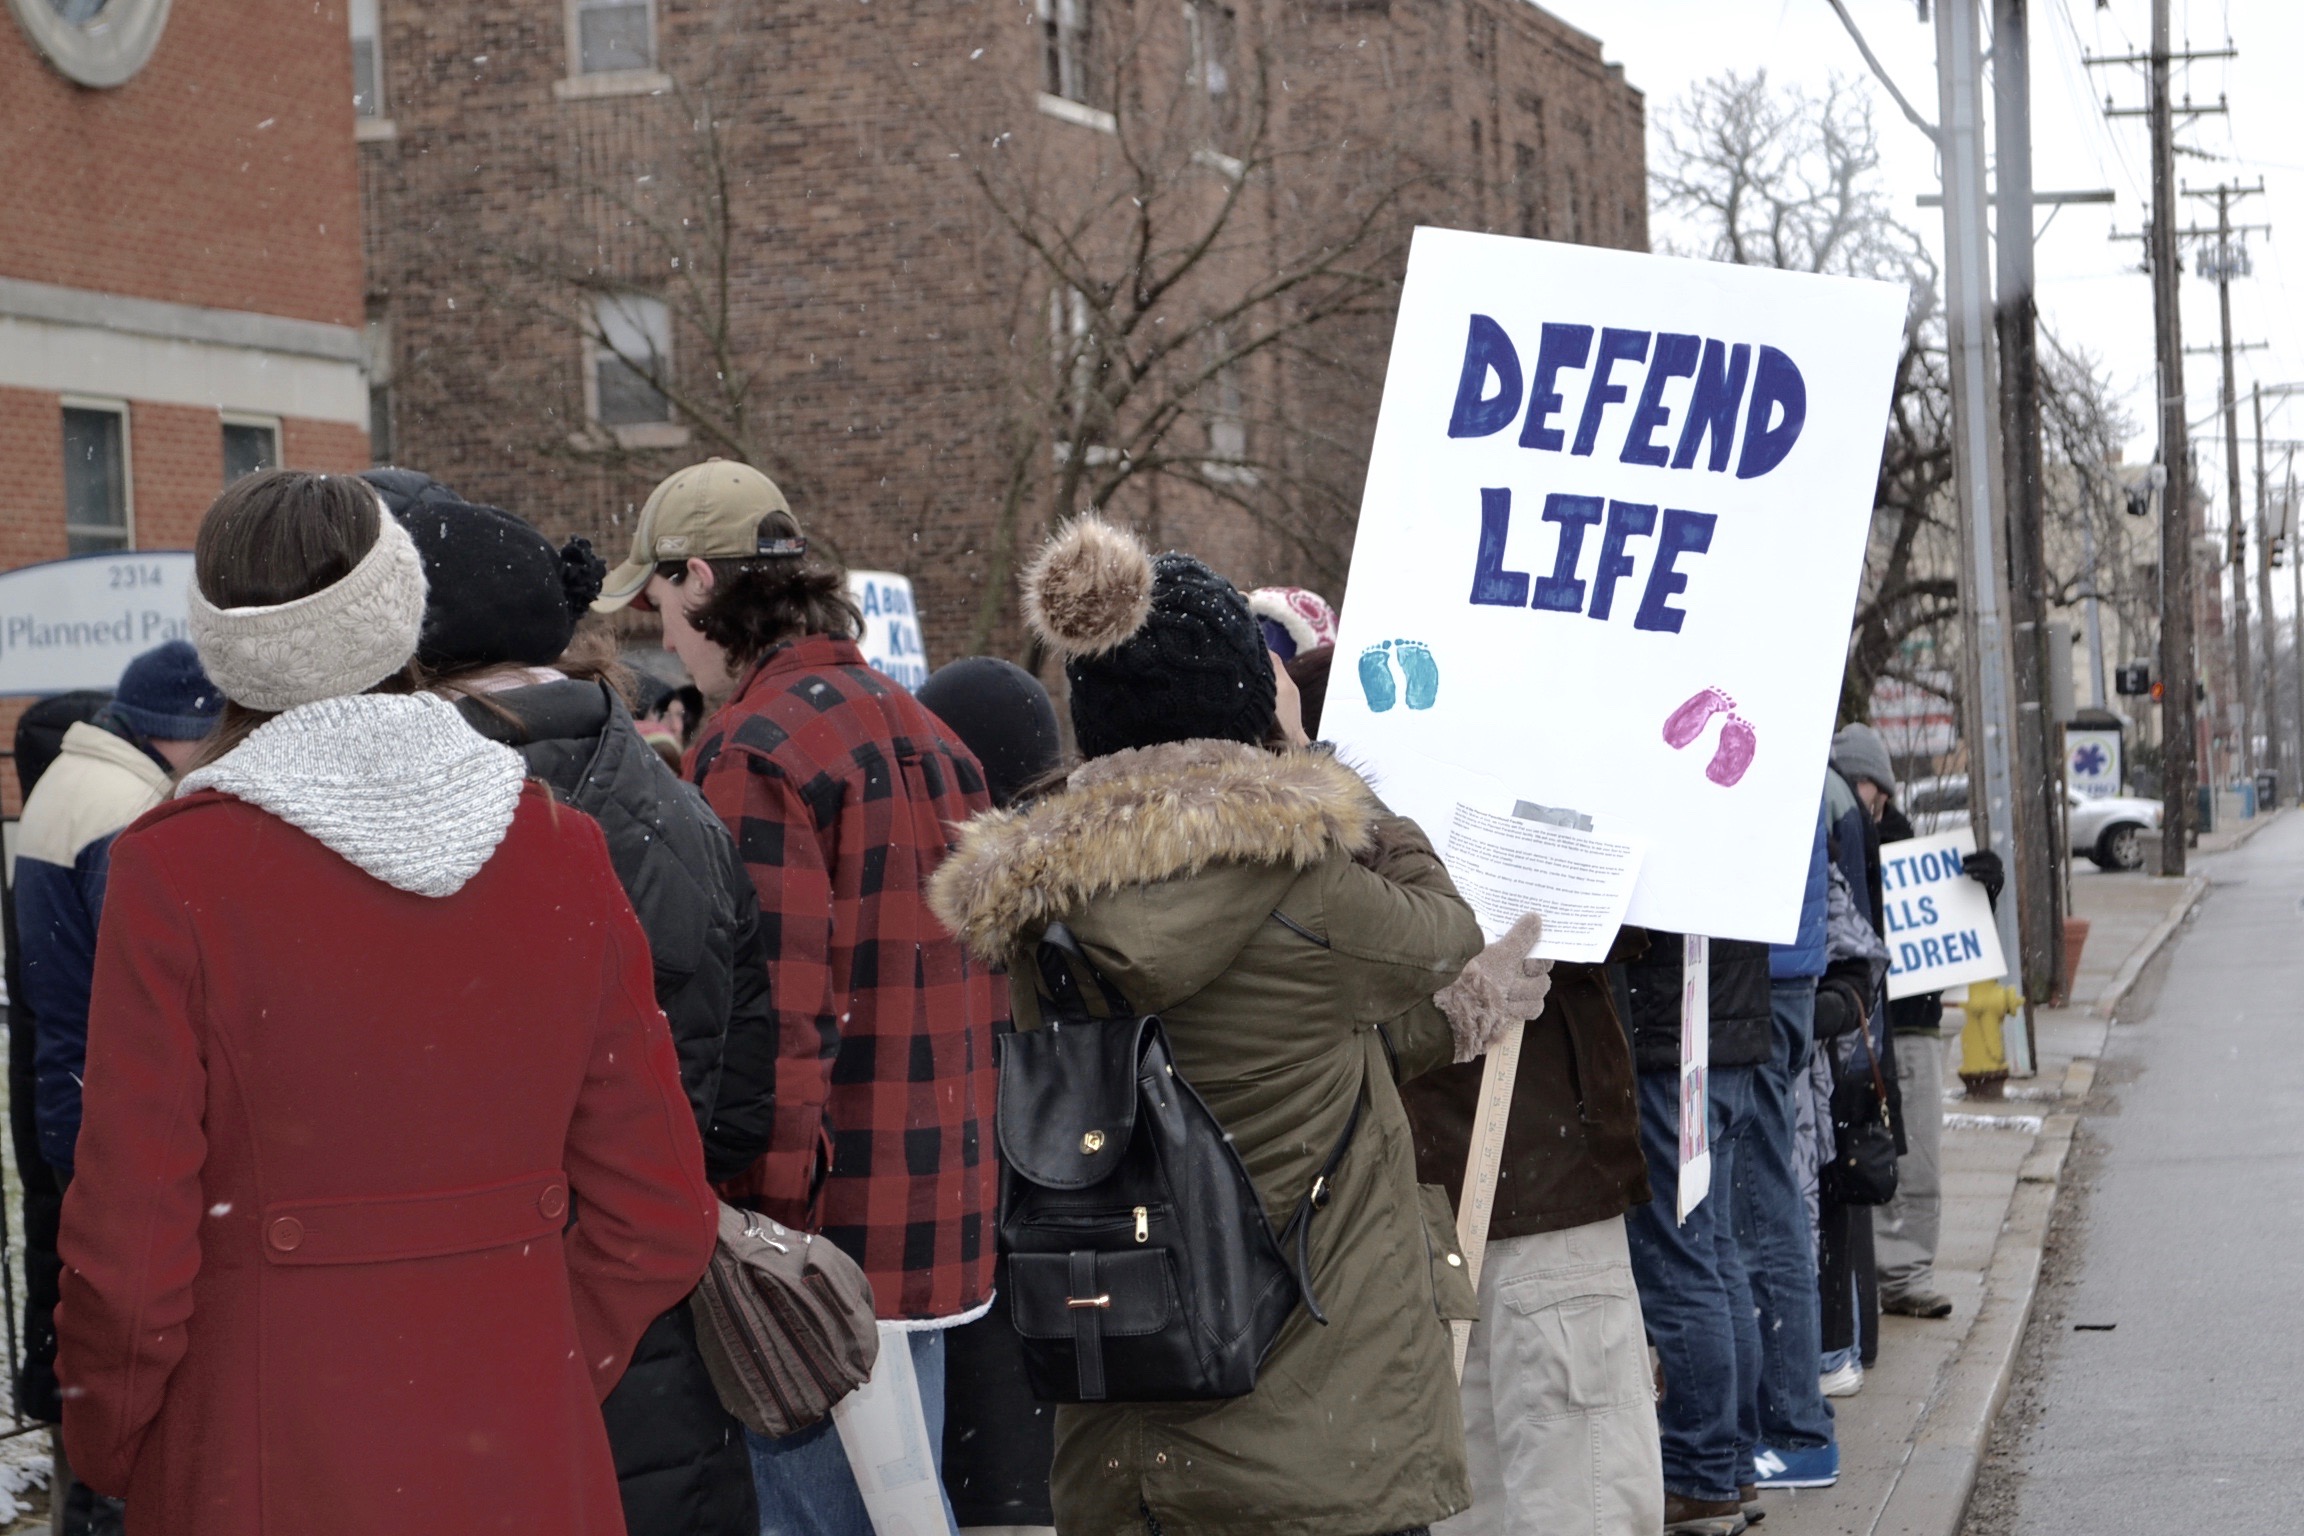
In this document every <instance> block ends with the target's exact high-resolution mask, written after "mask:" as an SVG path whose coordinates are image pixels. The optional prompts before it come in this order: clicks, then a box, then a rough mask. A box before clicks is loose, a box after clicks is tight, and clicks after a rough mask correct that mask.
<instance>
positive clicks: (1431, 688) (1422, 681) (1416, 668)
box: [1392, 640, 1440, 709]
mask: <svg viewBox="0 0 2304 1536" xmlns="http://www.w3.org/2000/svg"><path fill="white" fill-rule="evenodd" d="M1392 654H1393V655H1395V656H1397V657H1399V658H1400V672H1401V675H1402V676H1404V677H1406V678H1407V679H1408V707H1409V708H1410V709H1430V708H1431V707H1432V701H1433V700H1434V699H1437V698H1438V697H1440V666H1439V663H1437V662H1435V661H1434V660H1433V659H1432V648H1431V647H1430V646H1428V645H1426V644H1425V643H1424V642H1423V641H1421V640H1395V641H1393V642H1392Z"/></svg>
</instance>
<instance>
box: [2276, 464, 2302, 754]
mask: <svg viewBox="0 0 2304 1536" xmlns="http://www.w3.org/2000/svg"><path fill="white" fill-rule="evenodd" d="M2280 526H2281V527H2282V528H2283V529H2285V530H2286V531H2287V534H2288V580H2289V582H2290V583H2291V584H2292V585H2293V586H2294V588H2295V593H2294V601H2295V606H2294V607H2293V608H2291V609H2289V610H2288V625H2289V628H2288V662H2289V665H2290V666H2292V667H2293V668H2294V669H2295V671H2296V766H2297V768H2298V769H2299V770H2304V551H2300V550H2299V549H2298V548H2297V545H2298V543H2299V542H2300V541H2304V526H2300V525H2299V522H2298V519H2297V516H2296V450H2295V449H2294V448H2290V449H2289V450H2288V489H2287V492H2286V493H2285V494H2284V495H2282V496H2281V498H2280Z"/></svg>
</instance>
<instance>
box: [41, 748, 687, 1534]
mask: <svg viewBox="0 0 2304 1536" xmlns="http://www.w3.org/2000/svg"><path fill="white" fill-rule="evenodd" d="M571 1211H573V1216H574V1219H573V1221H571V1219H570V1214H571ZM714 1215H715V1212H714V1205H713V1202H712V1198H711V1194H710V1191H709V1189H708V1187H707V1186H706V1184H705V1182H704V1168H703V1156H702V1152H701V1149H700V1147H699V1145H698V1143H697V1137H696V1125H695V1121H694V1119H693V1118H692V1117H691V1115H690V1112H689V1108H688V1101H687V1099H686V1097H685V1095H684V1094H683V1093H682V1092H681V1088H680V1078H679V1072H678V1068H677V1066H676V1064H675V1062H674V1059H673V1051H672V1041H671V1038H670V1035H669V1034H668V1032H667V1031H666V1029H665V1026H664V1021H663V1016H662V1015H661V1014H659V1013H658V1012H657V1010H656V1003H655V998H654V990H653V987H652V985H651V978H650V968H649V959H648V947H647V941H646V940H645V939H644V938H643V937H642V935H641V932H640V928H639V926H638V924H637V923H636V922H635V920H634V919H633V916H632V911H631V908H630V906H629V905H628V904H627V903H626V901H625V898H624V895H623V892H622V890H621V889H620V888H619V887H618V885H617V883H616V877H615V874H614V872H613V871H612V869H611V868H610V866H609V862H608V856H607V850H606V846H605V844H604V843H603V841H602V838H601V835H600V830H599V828H598V827H597V826H596V825H595V824H594V823H593V822H592V821H591V820H590V819H589V818H588V817H585V816H583V815H581V814H579V813H577V812H574V811H571V810H568V809H566V808H564V807H558V806H555V805H554V804H552V802H551V801H550V800H549V799H548V798H547V797H546V796H545V795H544V794H543V793H542V792H541V791H540V790H538V789H537V787H536V786H534V785H531V786H530V788H529V792H528V793H527V794H525V795H523V796H522V797H521V801H520V805H519V809H518V811H517V813H516V815H515V816H514V819H513V822H512V826H511V828H510V830H509V831H508V832H507V833H506V834H505V837H504V841H503V843H502V845H501V846H500V847H499V848H498V849H497V851H496V853H495V854H494V855H493V856H492V857H491V858H490V859H489V861H488V863H487V864H486V865H484V866H483V867H482V868H481V870H480V872H479V873H478V874H477V875H475V876H474V877H473V878H472V880H471V881H470V883H469V884H467V885H466V886H465V887H464V888H463V889H462V890H460V891H458V892H457V893H456V894H454V895H452V896H448V897H444V898H438V899H434V898H428V897H424V896H416V895H411V894H408V893H406V892H403V891H399V890H395V889H393V888H392V887H390V886H388V885H385V884H384V883H383V882H381V881H379V880H377V879H375V878H373V877H371V876H369V875H367V874H365V873H362V872H361V871H360V870H358V869H356V868H355V867H354V866H352V865H351V864H349V863H347V862H346V861H345V860H344V859H342V858H340V857H339V856H338V855H336V854H335V853H333V852H331V851H329V850H328V849H327V848H325V847H323V846H322V845H321V844H319V843H318V842H316V841H314V840H313V839H312V838H310V837H309V836H307V835H306V834H304V833H303V832H300V831H298V830H297V829H295V828H294V827H291V826H289V825H288V824H287V823H286V822H283V821H280V820H277V819H275V818H274V817H272V816H270V815H268V814H266V813H265V812H263V811H260V810H257V809H256V808H254V807H253V806H250V805H246V804H244V803H242V802H240V801H237V800H232V799H228V798H225V797H223V796H221V795H217V794H213V793H208V794H200V795H195V796H192V797H189V798H187V799H184V800H179V801H176V802H174V803H172V804H169V805H166V806H163V807H161V808H160V809H158V810H156V811H154V812H152V813H151V814H150V815H148V816H146V817H145V818H144V819H143V820H142V821H140V822H139V823H137V824H136V826H134V827H133V828H131V829H130V830H129V831H127V832H126V833H123V834H122V835H121V837H120V839H119V841H118V842H117V843H116V844H114V846H113V853H112V877H111V887H110V891H109V894H108V896H107V898H106V906H105V912H104V923H103V929H102V934H101V937H100V939H99V942H98V946H97V956H96V984H95V993H94V998H93V1003H92V1006H91V1009H90V1017H89V1042H88V1070H87V1088H86V1119H85V1122H84V1126H83V1129H82V1131H81V1135H80V1149H79V1164H78V1172H77V1176H76V1177H75V1179H74V1180H73V1184H72V1188H71V1192H70V1194H69V1195H68V1196H67V1197H66V1200H65V1204H64V1222H63V1235H62V1241H61V1243H60V1248H61V1250H62V1253H63V1258H64V1264H65V1269H64V1277H63V1304H62V1306H61V1308H60V1309H59V1312H58V1319H57V1320H58V1331H59V1346H58V1354H57V1362H56V1365H57V1374H58V1376H59V1377H61V1378H62V1380H63V1382H64V1391H65V1406H64V1442H65V1446H66V1448H67V1450H68V1452H69V1453H70V1456H71V1459H72V1466H73V1470H74V1471H75V1472H77V1473H78V1474H79V1475H80V1476H81V1477H82V1478H83V1479H85V1480H86V1481H87V1482H88V1483H90V1484H91V1485H93V1486H95V1487H97V1488H99V1489H103V1490H106V1491H108V1492H113V1493H119V1494H124V1495H126V1497H127V1500H128V1529H129V1530H130V1532H132V1533H157V1532H162V1531H165V1532H167V1533H168V1536H250V1533H259V1532H261V1533H275V1536H302V1533H307V1532H311V1533H318V1532H326V1533H329V1536H365V1533H371V1532H372V1533H376V1536H384V1533H388V1532H389V1533H394V1536H405V1533H407V1532H413V1531H422V1532H424V1533H426V1536H459V1533H465V1532H475V1533H476V1532H482V1531H488V1532H498V1531H518V1532H540V1531H550V1532H554V1533H567V1536H576V1533H599V1532H610V1533H620V1532H622V1531H623V1529H624V1519H623V1514H622V1511H621V1508H620V1506H619V1503H618V1498H617V1490H616V1476H615V1472H614V1469H613V1467H612V1466H611V1464H610V1460H609V1452H608V1443H607V1439H606V1436H605V1434H604V1432H603V1430H602V1428H601V1419H600V1410H599V1406H598V1403H599V1399H600V1398H601V1397H602V1396H604V1395H605V1394H606V1393H607V1391H608V1389H609V1388H610V1387H611V1386H612V1385H614V1384H615V1382H616V1380H617V1378H618V1377H619V1376H620V1375H621V1374H622V1373H623V1370H624V1365H625V1359H626V1356H627V1354H628V1352H629V1351H630V1349H631V1347H632V1345H633V1344H634V1343H635V1342H636V1341H637V1340H638V1338H639V1336H640V1333H641V1330H642V1329H643V1328H645V1327H646V1326H647V1324H648V1321H649V1320H650V1319H651V1318H653V1317H654V1316H655V1315H656V1314H657V1313H659V1312H661V1311H663V1310H664V1309H665V1308H666V1307H668V1306H671V1305H672V1304H673V1303H675V1302H677V1301H678V1300H679V1299H680V1298H681V1297H682V1296H683V1295H685V1294H686V1293H687V1291H688V1290H689V1288H690V1287H691V1286H692V1285H693V1284H694V1283H695V1281H696V1279H697V1277H698V1276H699V1275H700V1274H701V1273H702V1271H703V1269H704V1265H705V1263H706V1261H707V1259H708V1258H709V1257H710V1254H711V1249H712V1238H713V1232H714V1225H715V1222H714Z"/></svg>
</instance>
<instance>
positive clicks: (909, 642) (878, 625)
mask: <svg viewBox="0 0 2304 1536" xmlns="http://www.w3.org/2000/svg"><path fill="white" fill-rule="evenodd" d="M848 595H849V596H850V597H852V598H854V599H855V600H856V606H857V608H858V609H859V610H860V611H861V612H862V613H863V615H864V632H863V633H862V634H861V635H859V636H857V639H856V646H857V649H859V650H861V651H862V652H863V653H864V660H865V662H866V664H867V665H869V666H870V667H871V668H872V669H873V670H874V671H876V672H880V673H883V674H885V675H886V676H888V677H891V678H894V679H895V680H896V681H897V682H899V683H901V684H903V685H904V687H906V688H908V689H909V688H917V687H919V686H920V685H921V684H922V683H924V682H926V681H928V647H927V646H926V645H925V644H923V643H922V641H921V638H920V614H919V610H918V609H916V608H914V607H913V605H912V582H911V578H909V577H905V576H898V575H895V574H894V573H892V572H889V571H850V572H849V573H848Z"/></svg>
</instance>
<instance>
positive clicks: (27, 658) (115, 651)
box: [0, 549, 192, 694]
mask: <svg viewBox="0 0 2304 1536" xmlns="http://www.w3.org/2000/svg"><path fill="white" fill-rule="evenodd" d="M191 590H192V555H191V552H190V551H188V550H176V549H167V550H137V551H134V552H128V551H123V552H121V553H119V554H110V555H81V556H77V557H75V558H73V559H70V560H51V561H48V562H46V563H45V564H42V565H27V566H23V567H21V568H19V569H17V570H13V571H8V572H6V573H0V694H26V693H69V692H71V691H72V690H73V689H75V688H111V687H113V686H115V685H116V684H118V683H119V681H120V673H121V670H122V669H123V668H125V667H126V666H127V665H128V663H129V662H131V661H134V660H135V659H136V658H137V657H139V656H141V655H143V654H144V653H145V652H146V651H148V650H150V649H152V648H153V647H154V646H156V645H162V644H165V643H166V642H168V641H170V640H182V639H184V638H185V633H186V629H187V626H188V620H187V618H186V613H185V610H186V605H187V601H188V595H189V594H190V592H191Z"/></svg>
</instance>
